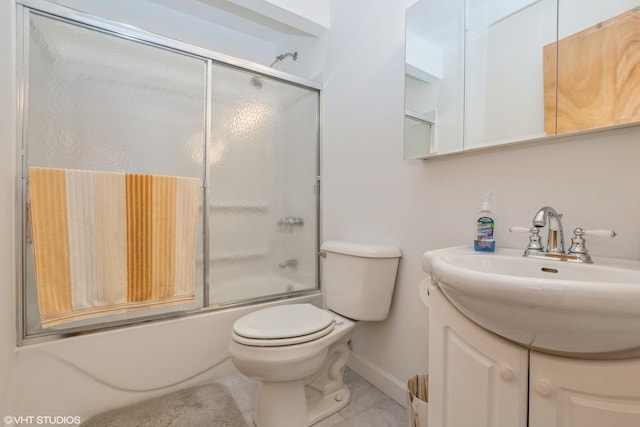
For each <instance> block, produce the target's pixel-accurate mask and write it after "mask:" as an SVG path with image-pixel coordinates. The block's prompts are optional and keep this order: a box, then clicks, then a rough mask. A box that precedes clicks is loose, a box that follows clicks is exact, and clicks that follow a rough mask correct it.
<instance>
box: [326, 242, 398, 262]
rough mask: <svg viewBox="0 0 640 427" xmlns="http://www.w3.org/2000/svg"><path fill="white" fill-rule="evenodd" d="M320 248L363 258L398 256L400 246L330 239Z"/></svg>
mask: <svg viewBox="0 0 640 427" xmlns="http://www.w3.org/2000/svg"><path fill="white" fill-rule="evenodd" d="M320 250H322V251H325V252H333V253H337V254H343V255H352V256H358V257H364V258H400V257H401V256H402V251H400V248H397V247H395V246H388V245H369V244H364V243H355V242H345V241H342V240H330V241H328V242H324V243H323V244H322V246H320Z"/></svg>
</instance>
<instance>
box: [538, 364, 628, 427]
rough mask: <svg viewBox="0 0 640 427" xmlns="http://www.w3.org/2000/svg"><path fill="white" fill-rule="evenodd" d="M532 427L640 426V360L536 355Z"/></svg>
mask: <svg viewBox="0 0 640 427" xmlns="http://www.w3.org/2000/svg"><path fill="white" fill-rule="evenodd" d="M530 377H531V383H530V391H529V397H530V408H529V416H530V420H529V427H603V426H607V427H614V426H615V427H637V426H639V425H640V380H639V378H640V361H639V360H578V359H568V358H562V357H554V356H549V355H545V354H540V353H537V352H531V375H530Z"/></svg>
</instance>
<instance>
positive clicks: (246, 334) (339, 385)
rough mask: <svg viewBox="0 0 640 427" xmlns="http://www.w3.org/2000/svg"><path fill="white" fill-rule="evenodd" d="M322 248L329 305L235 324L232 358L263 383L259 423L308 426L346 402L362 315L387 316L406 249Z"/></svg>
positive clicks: (273, 311)
mask: <svg viewBox="0 0 640 427" xmlns="http://www.w3.org/2000/svg"><path fill="white" fill-rule="evenodd" d="M321 250H322V253H324V254H326V258H325V259H324V263H323V277H324V278H325V280H323V291H324V294H325V303H326V305H327V309H321V308H318V307H316V306H313V305H311V304H290V305H281V306H275V307H269V308H266V309H262V310H257V311H255V312H253V313H250V314H248V315H246V316H244V317H242V318H241V319H239V320H238V321H236V322H235V324H234V325H233V330H232V333H231V342H230V344H229V352H230V354H231V360H232V361H233V363H234V364H235V366H236V368H237V369H238V371H240V372H241V373H242V374H243V375H245V376H247V377H249V378H253V379H254V380H256V381H258V392H257V394H256V401H255V409H254V412H253V420H254V422H255V424H256V426H257V427H304V426H309V425H311V424H313V423H315V422H317V421H319V420H321V419H323V418H325V417H328V416H329V415H332V414H334V413H336V412H337V411H339V410H340V409H342V408H344V407H345V406H346V405H347V404H348V403H349V399H350V393H349V390H348V388H347V387H346V386H345V385H344V383H343V373H344V368H345V366H346V363H347V360H348V358H349V345H348V342H349V340H350V339H351V335H352V334H353V331H354V329H355V326H356V321H355V320H383V319H384V318H386V317H387V314H388V311H389V307H390V304H391V297H392V294H393V288H394V284H395V277H396V271H397V266H398V259H399V258H400V256H401V252H400V250H399V249H398V248H395V247H390V246H373V245H362V244H355V243H350V242H326V243H325V244H323V245H322V248H321ZM336 308H337V309H336ZM334 310H335V311H334Z"/></svg>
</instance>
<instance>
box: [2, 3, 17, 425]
mask: <svg viewBox="0 0 640 427" xmlns="http://www.w3.org/2000/svg"><path fill="white" fill-rule="evenodd" d="M13 15H14V5H13V2H10V1H3V2H0V58H2V60H1V61H0V200H1V201H2V202H1V203H0V230H1V231H0V236H2V238H0V415H2V416H4V415H8V414H11V407H12V400H13V385H14V377H13V371H14V369H15V338H16V324H15V319H16V310H15V307H16V303H15V291H14V290H15V274H14V272H15V262H16V254H15V244H14V242H15V234H16V233H15V231H16V230H15V223H16V221H15V218H14V212H15V203H14V201H15V194H16V189H15V163H16V161H15V159H16V157H15V156H16V152H15V141H16V113H15V106H16V97H15V60H14V58H15V51H14V49H13V46H14V44H15V43H14V42H13V41H14V38H15V26H14V23H13V19H11V17H13ZM5 17H6V18H5Z"/></svg>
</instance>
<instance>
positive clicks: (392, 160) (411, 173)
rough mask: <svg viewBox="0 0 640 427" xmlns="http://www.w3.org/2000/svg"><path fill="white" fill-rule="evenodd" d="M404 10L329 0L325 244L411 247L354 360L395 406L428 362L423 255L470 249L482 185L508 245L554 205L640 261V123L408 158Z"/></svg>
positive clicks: (603, 250) (375, 1)
mask: <svg viewBox="0 0 640 427" xmlns="http://www.w3.org/2000/svg"><path fill="white" fill-rule="evenodd" d="M405 3H406V2H405ZM404 6H406V4H405V5H403V4H401V2H397V3H396V2H389V1H386V0H358V1H353V0H333V1H332V16H331V35H330V41H329V52H328V58H327V69H326V78H325V99H324V110H325V116H324V138H323V221H324V222H323V229H324V236H323V237H324V239H325V240H328V239H351V240H355V241H361V242H376V243H385V244H395V245H398V246H399V247H400V248H401V249H402V251H403V254H404V255H403V258H402V260H401V263H400V269H399V275H398V280H397V284H396V291H395V295H394V302H393V306H392V310H391V313H390V317H389V319H388V320H387V321H385V322H380V323H371V324H364V323H362V324H359V325H358V327H357V329H356V333H355V336H354V340H353V341H354V352H353V357H352V359H351V362H350V364H351V366H352V367H354V368H355V369H356V370H358V371H359V372H361V373H363V374H364V375H365V377H366V378H367V379H369V380H370V381H373V382H374V383H375V384H377V385H378V386H380V387H382V388H383V390H384V391H386V392H387V393H388V394H390V395H391V396H392V397H394V398H396V399H397V400H398V401H399V402H400V403H404V399H405V396H404V390H403V385H404V384H406V380H407V379H408V378H409V377H410V376H412V375H414V374H416V373H420V372H425V371H426V369H427V338H428V337H427V313H428V311H427V309H426V308H425V307H424V306H423V305H422V303H421V302H420V300H419V298H418V284H419V282H420V281H421V280H422V278H424V277H425V274H424V273H423V272H422V271H421V267H420V256H421V255H422V253H424V252H425V251H427V250H431V249H436V248H442V247H447V246H454V245H468V244H470V243H471V239H472V232H471V229H472V227H471V224H472V219H473V215H474V214H475V213H476V211H478V210H479V208H480V204H481V202H482V197H483V194H484V193H485V192H492V193H493V194H495V199H496V202H495V204H494V205H495V206H494V210H495V211H496V219H497V239H498V244H499V245H501V246H507V247H514V248H522V249H524V247H525V246H526V243H527V237H526V236H525V235H522V234H516V235H509V233H508V231H507V228H508V227H509V226H512V225H523V226H527V225H529V224H530V222H531V219H532V217H533V214H534V213H535V212H536V210H537V209H538V208H540V207H541V206H543V205H547V204H548V205H551V206H553V207H555V208H556V209H557V210H558V211H559V212H562V213H564V214H565V215H564V219H563V221H564V228H565V230H567V231H568V233H569V234H571V230H573V228H575V227H578V226H581V227H586V228H610V229H614V230H616V231H617V232H618V233H619V236H618V237H616V238H615V239H597V238H591V239H589V241H588V246H589V247H590V250H591V252H592V253H593V254H595V255H601V256H604V255H606V256H617V257H624V258H633V259H640V221H638V218H637V216H638V212H639V211H640V193H639V192H638V188H640V171H638V168H637V159H638V158H640V143H638V141H640V128H628V129H621V130H617V131H609V132H603V133H598V134H592V135H588V136H581V137H567V138H563V139H558V140H554V141H551V142H547V143H535V144H530V145H520V146H514V147H511V148H507V149H500V150H493V151H488V152H484V153H474V154H464V155H460V156H455V157H445V158H441V159H433V160H429V161H419V160H417V161H403V160H402V143H403V141H402V140H403V138H402V128H403V120H402V112H403V109H404V106H403V95H402V92H403V76H404V70H403V48H404V47H403V32H404V28H403V13H404V11H403V7H404ZM545 238H546V236H545Z"/></svg>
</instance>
